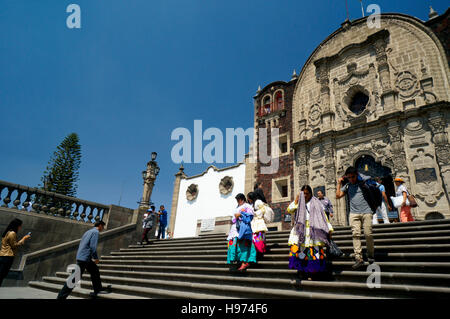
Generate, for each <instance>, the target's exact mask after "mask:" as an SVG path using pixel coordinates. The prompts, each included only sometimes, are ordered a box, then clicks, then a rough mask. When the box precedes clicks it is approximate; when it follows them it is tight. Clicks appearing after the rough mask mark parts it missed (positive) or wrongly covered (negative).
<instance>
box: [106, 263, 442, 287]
mask: <svg viewBox="0 0 450 319" xmlns="http://www.w3.org/2000/svg"><path fill="white" fill-rule="evenodd" d="M366 265H367V263H366ZM100 271H119V272H124V271H125V272H162V273H165V274H179V273H183V274H196V275H224V274H232V275H235V276H243V277H264V278H290V279H292V278H294V277H296V276H297V271H296V270H293V269H289V268H287V267H286V268H282V269H274V268H249V269H247V270H246V271H245V273H244V274H241V273H238V272H230V267H229V265H223V267H195V266H185V265H183V266H167V265H166V266H158V265H151V266H147V265H145V266H143V265H102V266H101V267H100ZM381 274H382V276H385V277H384V278H393V279H394V280H399V281H400V282H401V281H402V280H408V279H409V278H410V277H411V276H412V279H410V280H409V281H408V282H413V283H423V284H424V285H427V284H430V282H428V281H432V282H433V284H432V285H434V286H444V287H450V285H448V284H447V285H446V283H448V281H449V280H450V279H449V277H448V276H450V275H448V274H447V273H433V272H431V271H430V272H428V273H424V272H413V271H411V272H402V270H401V269H400V270H398V271H387V270H384V268H383V269H382V271H381ZM334 275H335V277H336V278H339V276H343V277H344V278H345V280H347V281H356V282H361V278H363V280H364V281H365V280H366V279H367V276H368V273H367V272H366V271H365V269H364V268H363V269H362V270H360V271H355V270H352V269H350V270H343V269H336V268H335V269H334ZM347 278H351V279H347ZM364 278H365V279H364ZM411 280H412V281H411ZM441 284H442V285H441Z"/></svg>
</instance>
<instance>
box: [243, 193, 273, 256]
mask: <svg viewBox="0 0 450 319" xmlns="http://www.w3.org/2000/svg"><path fill="white" fill-rule="evenodd" d="M247 200H248V202H249V204H252V205H253V209H254V211H255V215H254V217H253V220H252V222H251V226H252V231H253V244H254V245H255V248H256V251H257V254H258V259H260V258H261V257H262V256H263V255H264V253H265V252H266V232H267V231H268V229H267V226H266V222H265V221H264V215H265V213H266V210H268V209H270V207H269V206H268V205H267V204H265V203H264V202H263V201H262V200H260V199H258V196H257V194H255V193H254V192H250V193H248V194H247Z"/></svg>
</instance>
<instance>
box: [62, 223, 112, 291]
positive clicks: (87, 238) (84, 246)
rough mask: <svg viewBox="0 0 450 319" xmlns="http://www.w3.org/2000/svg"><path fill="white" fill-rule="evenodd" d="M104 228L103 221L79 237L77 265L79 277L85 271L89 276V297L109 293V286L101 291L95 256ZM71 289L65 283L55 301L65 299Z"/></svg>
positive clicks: (96, 257) (97, 260)
mask: <svg viewBox="0 0 450 319" xmlns="http://www.w3.org/2000/svg"><path fill="white" fill-rule="evenodd" d="M104 228H105V223H104V222H103V221H98V222H96V223H95V225H94V228H92V229H90V230H88V231H87V232H85V233H84V235H83V237H81V241H80V245H79V247H78V251H77V265H78V267H80V271H81V273H80V276H82V275H83V273H84V272H85V270H87V271H88V272H89V273H90V274H91V280H92V286H93V288H94V293H91V297H94V298H95V297H96V296H97V295H98V294H107V293H110V292H111V286H110V285H108V287H107V288H106V289H103V287H102V282H101V280H100V271H99V269H98V266H97V264H98V263H99V262H100V260H99V259H98V255H97V244H98V237H99V233H100V232H101V231H103V229H104ZM72 290H73V288H69V287H68V286H67V282H66V283H65V284H64V287H63V288H62V289H61V291H60V292H59V294H58V297H57V299H66V298H67V297H68V296H69V295H70V293H71V292H72Z"/></svg>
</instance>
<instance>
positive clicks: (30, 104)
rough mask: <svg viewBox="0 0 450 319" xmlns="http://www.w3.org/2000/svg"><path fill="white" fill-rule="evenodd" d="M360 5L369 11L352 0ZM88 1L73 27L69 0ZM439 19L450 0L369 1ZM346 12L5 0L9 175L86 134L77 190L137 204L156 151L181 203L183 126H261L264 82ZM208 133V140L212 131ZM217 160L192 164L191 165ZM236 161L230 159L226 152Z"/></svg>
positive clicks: (243, 4)
mask: <svg viewBox="0 0 450 319" xmlns="http://www.w3.org/2000/svg"><path fill="white" fill-rule="evenodd" d="M348 2H349V12H350V18H351V19H356V18H360V17H361V8H360V3H359V1H358V0H348ZM71 3H76V4H78V5H79V6H80V7H81V19H82V20H81V29H68V28H67V26H66V18H67V16H68V15H69V14H68V13H66V7H67V6H68V5H69V4H71ZM370 3H377V4H379V5H380V7H381V10H382V12H401V13H405V14H409V15H413V16H416V17H418V18H420V19H422V20H427V19H428V11H429V8H428V6H429V5H430V4H431V5H432V6H433V7H434V9H435V10H437V11H438V12H439V13H440V14H441V13H443V12H444V11H445V10H446V9H447V5H448V2H447V1H444V0H440V1H437V0H433V1H424V0H409V1H406V0H405V1H387V0H382V1H381V0H374V1H371V2H369V1H364V4H365V5H366V6H367V5H368V4H370ZM345 18H346V9H345V1H344V0H339V1H338V0H328V1H326V0H321V1H300V0H295V1H293V0H284V1H267V0H228V1H217V0H183V1H181V0H178V1H175V0H128V1H124V0H108V1H103V0H70V1H65V0H39V1H34V0H28V1H24V0H0V30H2V32H1V37H0V114H1V119H2V121H1V122H2V124H1V126H0V132H1V139H0V150H1V157H0V179H3V180H7V181H10V182H14V183H18V184H23V185H29V186H36V185H37V184H38V183H40V177H41V176H42V173H43V171H44V169H45V167H46V165H47V162H48V160H49V158H50V156H51V154H52V153H53V151H54V150H55V148H56V146H57V145H58V144H59V143H60V142H61V141H62V139H63V138H64V137H65V136H66V135H67V134H69V133H71V132H76V133H78V134H79V136H80V140H81V145H82V164H81V168H80V181H79V188H78V197H80V198H83V199H87V200H92V201H96V202H100V203H104V204H110V203H111V204H118V202H119V199H120V197H121V205H122V206H126V207H130V208H135V207H136V206H137V204H136V202H137V201H138V200H139V198H140V196H141V194H142V177H141V171H142V170H144V169H145V165H146V163H147V161H148V160H149V159H150V153H151V152H152V151H156V152H158V158H157V160H158V162H159V165H160V167H161V172H160V175H159V176H158V179H157V181H156V185H155V189H154V191H153V195H152V200H153V201H154V202H155V203H156V204H157V205H159V204H161V203H164V204H165V205H166V207H167V208H168V209H170V206H171V200H172V191H173V182H174V174H175V173H176V172H177V170H178V167H179V165H178V164H175V163H173V162H172V160H171V156H170V152H171V148H172V146H173V145H174V144H175V143H176V142H174V141H171V140H170V134H171V132H172V130H173V129H175V128H177V127H186V128H188V129H193V122H194V120H195V119H202V120H203V128H204V129H206V128H208V127H217V128H220V129H222V130H223V131H225V128H227V127H232V128H237V127H243V128H248V127H251V126H252V121H253V102H252V97H253V95H254V94H255V92H256V89H257V87H258V85H261V87H263V86H264V85H266V84H268V83H270V82H273V81H276V80H285V81H288V80H289V79H290V77H291V74H292V71H293V69H296V70H297V72H299V71H300V69H301V67H302V65H303V63H304V62H305V61H306V59H307V58H308V56H309V55H310V54H311V52H312V51H313V50H314V49H315V47H316V46H317V45H318V44H319V43H320V42H321V41H322V40H323V39H325V38H326V37H327V36H328V35H329V34H330V33H332V32H333V31H334V30H336V29H337V28H339V26H340V24H341V23H342V22H343V21H344V20H345ZM205 144H206V143H205ZM208 165H209V164H206V163H204V164H186V165H185V172H186V173H187V174H188V175H193V174H198V173H200V172H202V171H203V170H204V169H205V168H206V167H207V166H208ZM217 166H219V167H223V166H226V165H223V164H222V165H217Z"/></svg>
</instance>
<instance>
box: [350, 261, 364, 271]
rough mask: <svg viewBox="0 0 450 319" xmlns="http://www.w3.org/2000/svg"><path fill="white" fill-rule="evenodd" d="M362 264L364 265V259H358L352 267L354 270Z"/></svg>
mask: <svg viewBox="0 0 450 319" xmlns="http://www.w3.org/2000/svg"><path fill="white" fill-rule="evenodd" d="M362 266H364V261H363V260H361V259H360V260H356V262H355V263H354V264H353V266H352V268H353V269H354V270H356V269H359V268H361V267H362Z"/></svg>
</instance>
